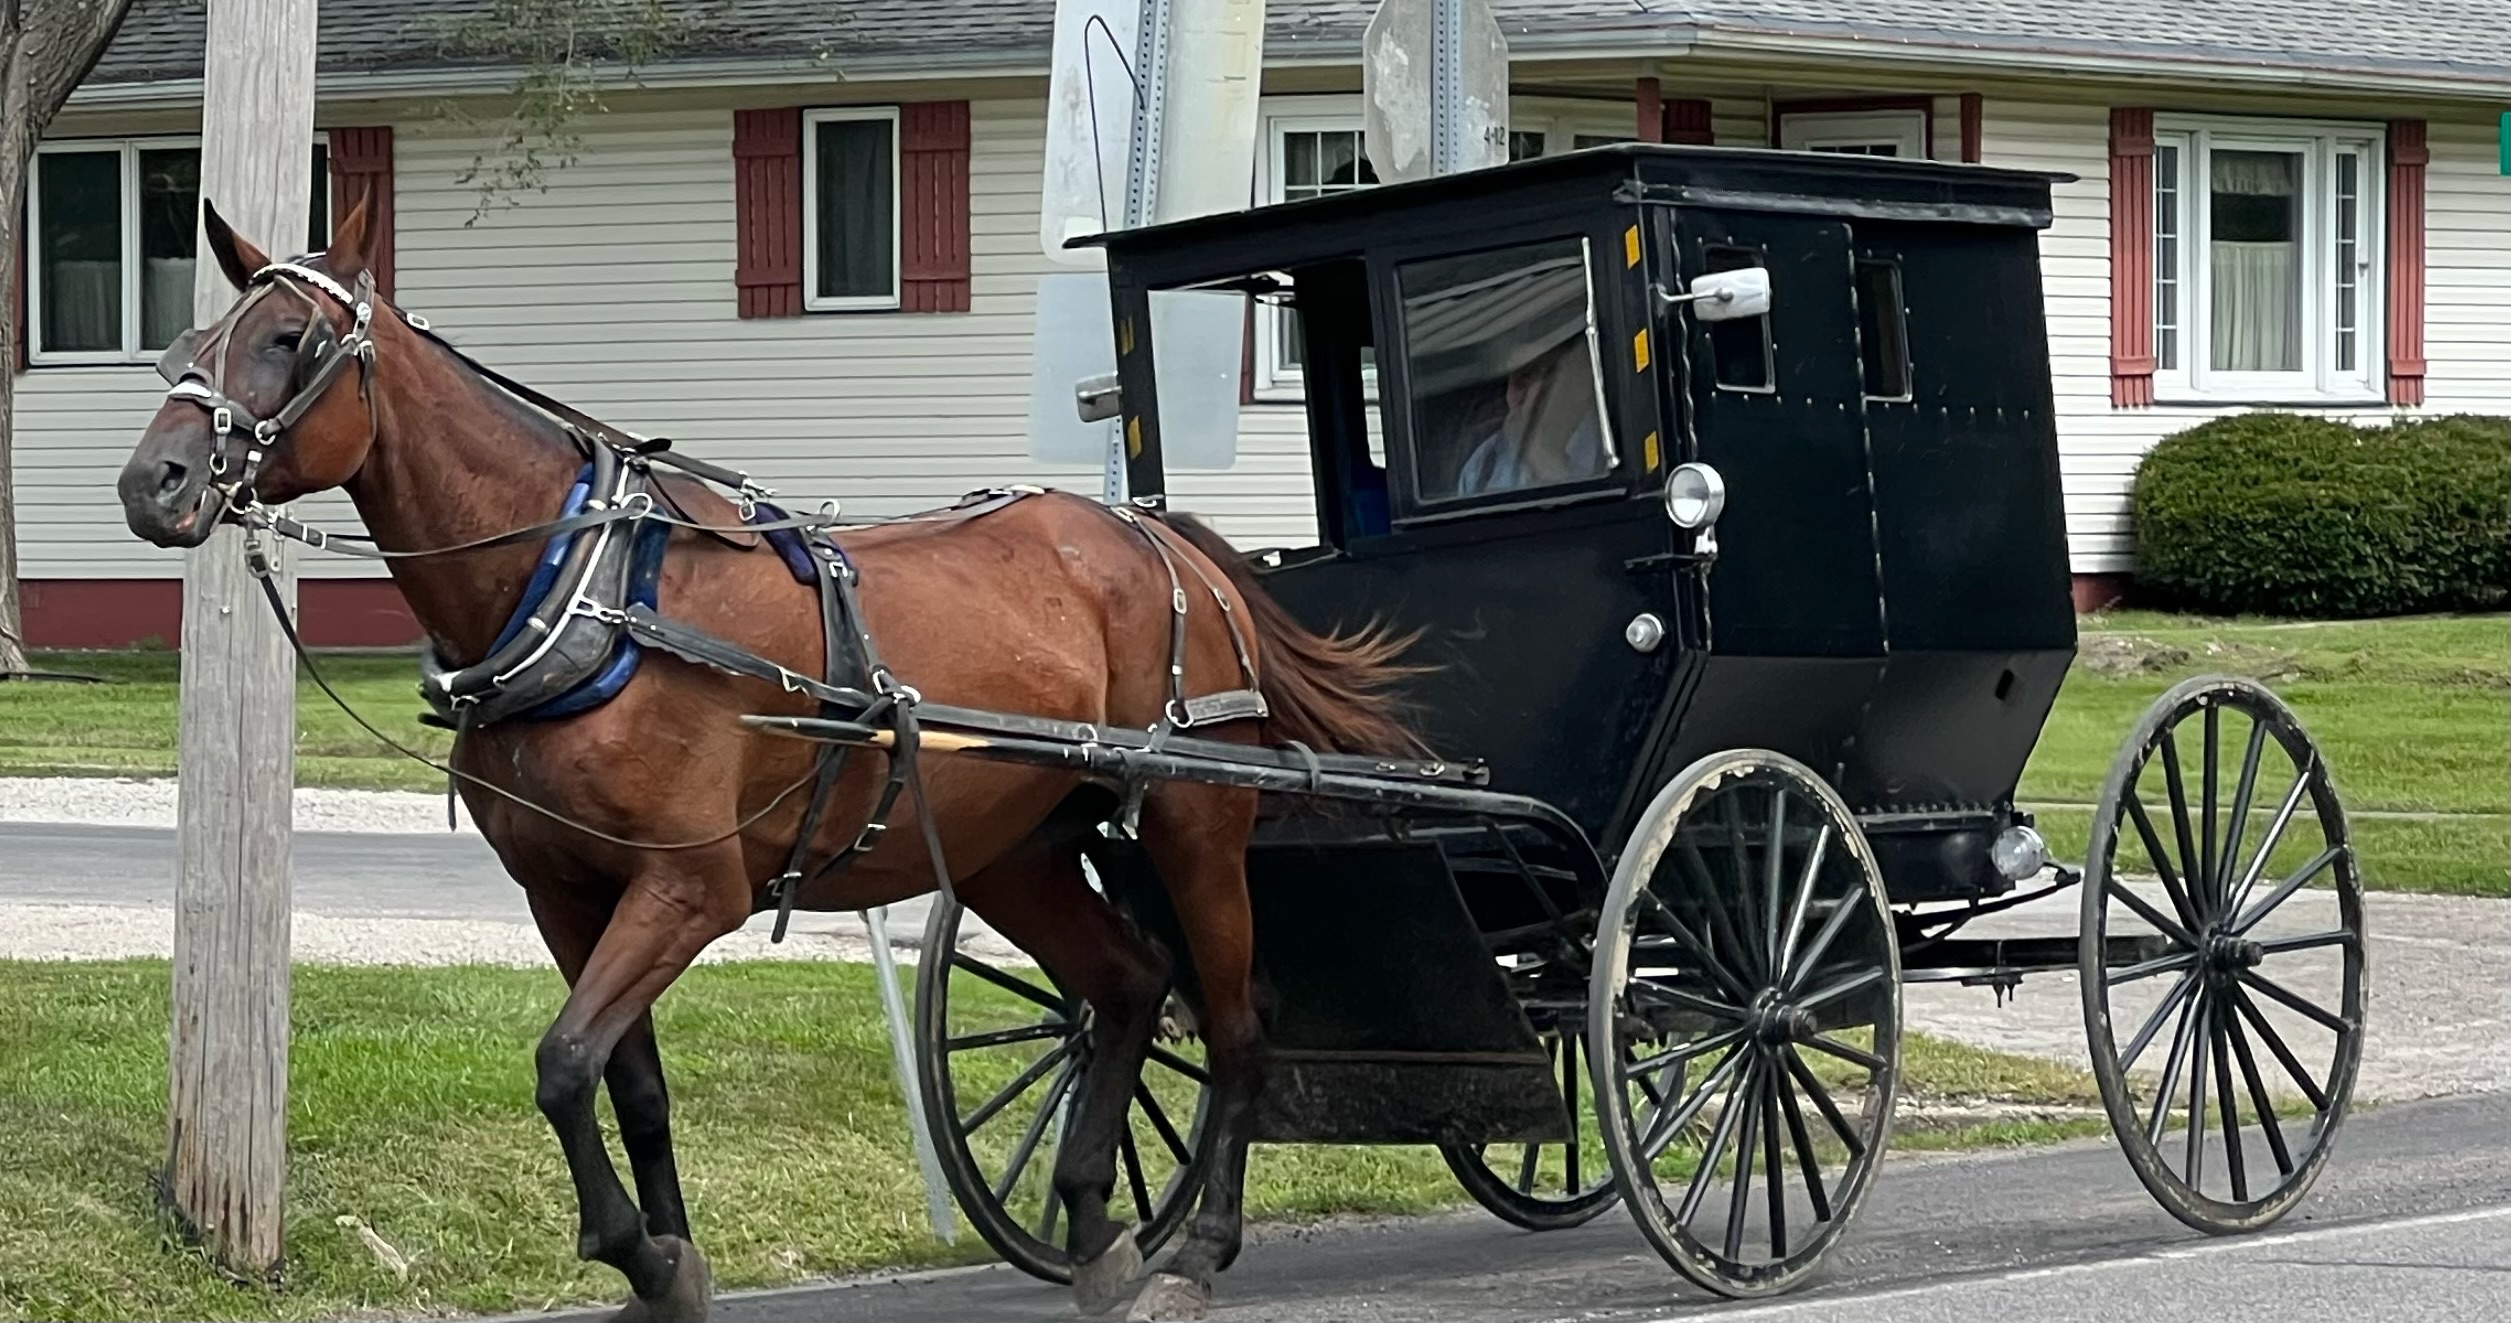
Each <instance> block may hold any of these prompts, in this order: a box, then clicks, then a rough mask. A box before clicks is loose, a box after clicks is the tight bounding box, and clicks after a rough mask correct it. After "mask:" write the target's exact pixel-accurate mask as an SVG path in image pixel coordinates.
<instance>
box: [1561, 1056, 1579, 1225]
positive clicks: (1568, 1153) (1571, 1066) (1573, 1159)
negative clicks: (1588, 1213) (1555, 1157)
mask: <svg viewBox="0 0 2511 1323" xmlns="http://www.w3.org/2000/svg"><path fill="white" fill-rule="evenodd" d="M1561 1096H1562V1097H1563V1098H1565V1099H1567V1100H1568V1102H1569V1146H1568V1147H1567V1148H1565V1149H1563V1150H1562V1152H1561V1188H1562V1189H1563V1190H1565V1191H1566V1192H1568V1193H1570V1194H1576V1193H1578V1144H1579V1135H1578V1038H1577V1036H1576V1035H1575V1034H1568V1033H1564V1034H1562V1035H1561Z"/></svg>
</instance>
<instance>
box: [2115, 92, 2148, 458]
mask: <svg viewBox="0 0 2511 1323" xmlns="http://www.w3.org/2000/svg"><path fill="white" fill-rule="evenodd" d="M2153 402H2154V113H2153V112H2152V111H2151V110H2141V109H2126V108H2121V109H2114V110H2112V111H2111V112H2110V403H2111V404H2112V405H2114V406H2116V407H2119V408H2131V407H2136V406H2141V405H2147V404H2151V403H2153Z"/></svg>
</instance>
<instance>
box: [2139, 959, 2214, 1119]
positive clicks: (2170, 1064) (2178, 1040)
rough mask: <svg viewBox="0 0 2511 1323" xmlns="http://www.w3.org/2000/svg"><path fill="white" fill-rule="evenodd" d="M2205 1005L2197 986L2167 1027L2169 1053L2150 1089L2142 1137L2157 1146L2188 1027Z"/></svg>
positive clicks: (2184, 1056) (2183, 1058)
mask: <svg viewBox="0 0 2511 1323" xmlns="http://www.w3.org/2000/svg"><path fill="white" fill-rule="evenodd" d="M2205 1007H2206V990H2205V989H2204V988H2202V987H2201V988H2199V989H2197V992H2196V995H2194V996H2192V997H2190V998H2189V999H2188V1004H2187V1005H2185V1006H2182V1007H2181V1008H2180V1027H2179V1028H2177V1029H2174V1030H2172V1031H2171V1055H2170V1056H2169V1057H2168V1058H2166V1059H2165V1060H2164V1061H2163V1063H2162V1087H2161V1088H2159V1089H2156V1090H2154V1110H2153V1115H2152V1117H2151V1118H2149V1119H2148V1120H2147V1121H2146V1122H2145V1141H2146V1142H2147V1143H2150V1144H2153V1145H2156V1146H2157V1147H2158V1146H2160V1145H2161V1143H2162V1126H2163V1123H2164V1122H2165V1121H2167V1120H2169V1119H2170V1117H2171V1098H2172V1096H2173V1095H2174V1094H2177V1093H2178V1092H2179V1091H2180V1068H2181V1067H2182V1066H2183V1065H2185V1064H2187V1061H2188V1051H2189V1047H2188V1034H2189V1028H2190V1026H2191V1025H2192V1024H2194V1023H2195V1022H2196V1018H2197V1015H2198V1013H2199V1012H2201V1011H2203V1010H2204V1009H2205Z"/></svg>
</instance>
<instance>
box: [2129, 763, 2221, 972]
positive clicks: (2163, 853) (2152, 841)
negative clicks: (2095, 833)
mask: <svg viewBox="0 0 2511 1323" xmlns="http://www.w3.org/2000/svg"><path fill="white" fill-rule="evenodd" d="M2127 817H2128V821H2130V822H2132V823H2134V824H2136V836H2137V839H2139V840H2141V841H2143V842H2144V843H2145V857H2146V858H2147V859H2148V860H2151V861H2152V863H2153V866H2154V873H2155V874H2156V875H2157V876H2159V877H2160V878H2161V879H2162V889H2163V891H2164V892H2165V893H2167V894H2168V895H2169V896H2170V897H2171V908H2172V909H2173V910H2174V911H2176V912H2177V913H2178V914H2179V916H2180V931H2181V932H2187V931H2189V930H2190V929H2193V928H2200V927H2203V926H2204V925H2203V924H2201V923H2199V922H2198V920H2197V907H2196V906H2195V905H2193V904H2191V903H2190V902H2189V898H2188V889H2187V888H2185V887H2183V886H2181V885H2180V875H2179V872H2178V871H2177V870H2175V869H2174V868H2172V867H2171V852H2170V851H2169V850H2166V849H2164V848H2163V845H2162V834H2161V833H2160V832H2158V831H2155V830H2154V820H2153V816H2152V815H2151V814H2149V813H2147V812H2146V811H2145V801H2144V800H2143V799H2142V798H2141V797H2139V796H2138V795H2137V793H2136V786H2135V785H2134V783H2132V782H2131V783H2130V784H2129V785H2128V787H2127ZM2155 926H2156V927H2160V926H2161V925H2159V924H2157V925H2155ZM2165 931H2168V929H2165ZM2188 944H2189V945H2191V946H2195V945H2196V944H2197V943H2196V940H2195V939H2194V938H2191V939H2190V940H2189V942H2188Z"/></svg>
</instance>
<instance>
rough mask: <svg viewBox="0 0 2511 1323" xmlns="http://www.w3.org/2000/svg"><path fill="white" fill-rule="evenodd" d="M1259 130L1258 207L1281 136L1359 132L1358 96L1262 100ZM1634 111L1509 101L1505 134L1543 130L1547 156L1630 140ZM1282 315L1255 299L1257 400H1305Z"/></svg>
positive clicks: (1266, 196) (1277, 186) (1370, 376)
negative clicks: (1598, 139) (1285, 353)
mask: <svg viewBox="0 0 2511 1323" xmlns="http://www.w3.org/2000/svg"><path fill="white" fill-rule="evenodd" d="M1260 114H1261V117H1262V120H1263V126H1264V132H1263V139H1262V143H1261V148H1262V149H1261V150H1259V151H1258V152H1257V153H1256V161H1255V169H1256V178H1255V193H1254V196H1255V199H1256V204H1257V205H1258V206H1267V205H1271V204H1274V203H1278V202H1280V201H1282V185H1281V178H1282V161H1283V157H1284V153H1285V151H1286V145H1285V144H1286V138H1287V135H1289V134H1293V133H1317V132H1339V133H1352V134H1358V133H1360V132H1361V131H1362V122H1363V110H1362V103H1361V99H1360V98H1359V97H1357V96H1349V95H1327V96H1276V97H1266V98H1264V99H1263V101H1262V102H1261V103H1260ZM1637 115H1638V112H1637V111H1636V110H1635V109H1625V110H1624V111H1623V112H1622V113H1621V114H1620V115H1619V116H1618V117H1616V116H1614V115H1612V114H1611V113H1609V112H1607V111H1605V110H1603V109H1602V108H1601V104H1600V103H1599V105H1597V106H1586V105H1566V104H1545V103H1544V102H1543V101H1542V100H1541V99H1540V98H1528V99H1522V100H1512V101H1511V103H1510V106H1509V131H1510V132H1512V133H1516V132H1533V131H1540V132H1541V133H1542V134H1543V135H1544V154H1545V155H1547V156H1548V155H1553V154H1556V153H1560V152H1566V151H1569V150H1571V149H1572V147H1573V146H1574V145H1575V144H1576V142H1577V135H1579V134H1581V133H1585V134H1589V135H1610V136H1614V137H1619V138H1630V137H1635V136H1636V134H1635V133H1634V132H1633V131H1634V130H1635V129H1636V128H1637V124H1638V121H1637ZM1281 325H1282V312H1281V309H1280V308H1279V307H1277V306H1275V305H1273V304H1270V303H1266V302H1264V301H1263V300H1261V299H1259V300H1257V301H1256V308H1255V340H1256V348H1255V381H1254V383H1253V387H1252V390H1251V394H1252V395H1253V397H1254V399H1255V400H1256V402H1257V403H1259V404H1296V403H1298V402H1299V401H1301V400H1303V399H1305V398H1306V389H1305V384H1304V382H1303V381H1302V377H1301V373H1300V371H1299V369H1297V368H1295V367H1289V366H1286V365H1285V364H1284V363H1283V362H1282V352H1281V344H1282V339H1281V337H1282V331H1281ZM1362 385H1363V389H1364V390H1365V391H1366V392H1367V394H1368V397H1369V398H1370V399H1373V400H1374V399H1376V398H1377V369H1376V368H1374V367H1370V368H1367V369H1364V371H1363V373H1362Z"/></svg>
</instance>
